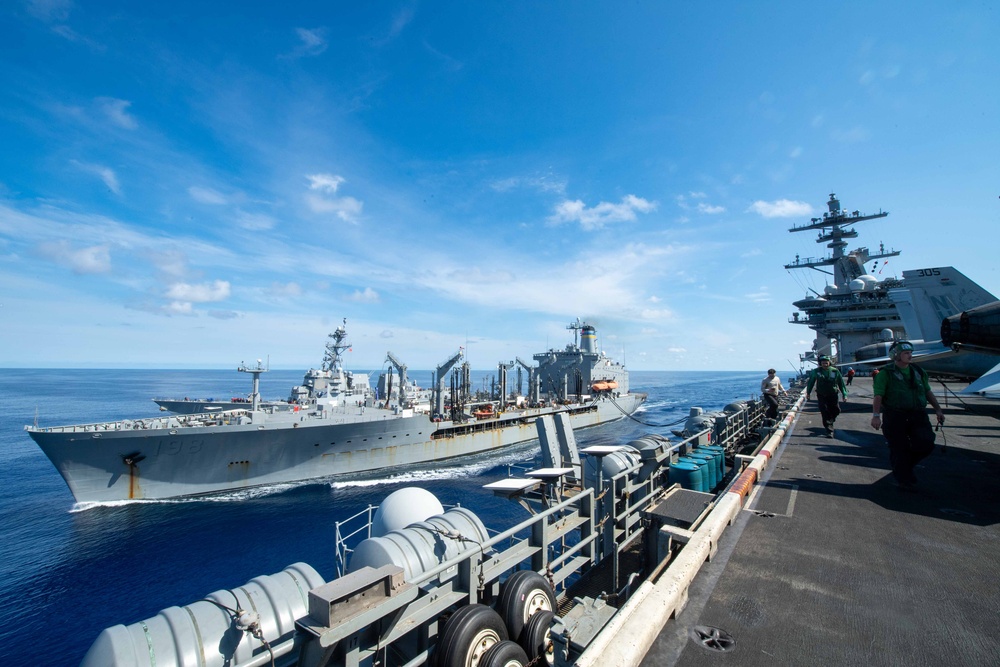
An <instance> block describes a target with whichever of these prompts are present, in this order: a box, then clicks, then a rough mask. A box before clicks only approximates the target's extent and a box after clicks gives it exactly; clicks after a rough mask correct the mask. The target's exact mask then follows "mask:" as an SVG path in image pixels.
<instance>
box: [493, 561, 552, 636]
mask: <svg viewBox="0 0 1000 667" xmlns="http://www.w3.org/2000/svg"><path fill="white" fill-rule="evenodd" d="M555 609H556V594H555V593H553V592H552V588H551V587H550V586H549V582H547V581H546V580H545V577H543V576H542V575H540V574H538V573H537V572H533V571H531V570H519V571H518V572H515V573H514V574H512V575H511V576H510V577H508V578H507V581H505V582H504V583H503V589H502V590H501V591H500V600H499V601H498V602H497V611H499V612H500V616H502V617H503V620H504V623H506V624H507V630H508V632H510V636H511V637H520V636H521V630H522V629H523V628H524V624H525V623H527V622H528V619H529V618H531V617H532V616H533V615H534V614H535V613H537V612H539V611H542V610H548V611H551V612H554V611H555Z"/></svg>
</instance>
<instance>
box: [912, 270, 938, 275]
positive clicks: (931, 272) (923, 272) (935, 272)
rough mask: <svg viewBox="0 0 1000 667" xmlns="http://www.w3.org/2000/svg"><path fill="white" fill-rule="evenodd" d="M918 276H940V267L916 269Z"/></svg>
mask: <svg viewBox="0 0 1000 667" xmlns="http://www.w3.org/2000/svg"><path fill="white" fill-rule="evenodd" d="M917 275H918V276H940V275H941V269H918V270H917Z"/></svg>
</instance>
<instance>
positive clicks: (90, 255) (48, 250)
mask: <svg viewBox="0 0 1000 667" xmlns="http://www.w3.org/2000/svg"><path fill="white" fill-rule="evenodd" d="M38 254H39V255H41V256H42V257H44V258H45V259H47V260H49V261H51V262H55V263H56V264H59V265H61V266H65V267H67V268H69V269H70V270H71V271H73V273H75V274H77V275H86V274H99V273H108V272H109V271H111V251H110V249H109V248H108V246H106V245H95V246H88V247H84V248H74V247H73V246H71V245H70V244H69V243H68V242H66V241H51V242H46V243H42V244H39V246H38Z"/></svg>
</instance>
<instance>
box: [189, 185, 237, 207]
mask: <svg viewBox="0 0 1000 667" xmlns="http://www.w3.org/2000/svg"><path fill="white" fill-rule="evenodd" d="M188 194H189V195H191V199H193V200H195V201H196V202H198V203H199V204H212V205H215V206H222V205H224V204H228V203H229V200H227V199H226V197H225V195H223V194H222V193H221V192H219V191H218V190H213V189H212V188H204V187H201V186H199V185H192V186H191V187H189V188H188Z"/></svg>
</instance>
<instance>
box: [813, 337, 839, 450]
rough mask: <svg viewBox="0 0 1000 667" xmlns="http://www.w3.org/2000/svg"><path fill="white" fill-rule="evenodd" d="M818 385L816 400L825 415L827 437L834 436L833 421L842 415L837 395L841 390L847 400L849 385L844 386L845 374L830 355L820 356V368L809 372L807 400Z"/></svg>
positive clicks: (824, 425)
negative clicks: (834, 363) (832, 360)
mask: <svg viewBox="0 0 1000 667" xmlns="http://www.w3.org/2000/svg"><path fill="white" fill-rule="evenodd" d="M814 386H815V387H816V402H817V403H819V413H820V415H822V417H823V427H824V428H826V437H828V438H832V437H833V423H834V422H835V421H836V420H837V416H838V415H840V400H839V398H840V397H839V396H837V392H838V391H839V392H840V393H841V394H843V395H844V400H845V401H846V400H847V387H845V386H844V376H843V375H841V374H840V370H838V369H837V368H836V367H835V366H834V365H833V363H832V362H831V361H830V357H828V356H826V355H825V354H824V355H823V356H821V357H820V358H819V368H817V369H815V370H813V371H812V372H811V373H809V382H807V383H806V400H807V401H808V400H809V394H811V393H812V390H813V387H814Z"/></svg>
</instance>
